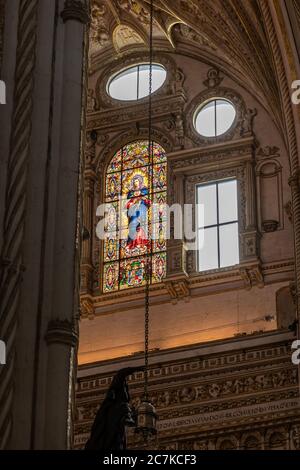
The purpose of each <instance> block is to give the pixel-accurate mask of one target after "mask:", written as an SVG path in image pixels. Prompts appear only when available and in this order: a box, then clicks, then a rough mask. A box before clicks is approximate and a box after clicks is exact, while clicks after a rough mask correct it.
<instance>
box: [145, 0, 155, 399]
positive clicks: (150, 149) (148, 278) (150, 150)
mask: <svg viewBox="0 0 300 470" xmlns="http://www.w3.org/2000/svg"><path fill="white" fill-rule="evenodd" d="M152 72H153V0H151V2H150V48H149V124H148V125H149V135H148V156H149V163H150V165H149V167H148V168H149V175H148V198H149V199H150V198H151V195H150V194H151V193H150V191H151V180H152V177H153V175H152V172H153V170H152V166H151V163H153V142H152ZM149 213H150V211H149V209H148V216H147V219H148V225H147V232H148V233H147V236H148V247H147V257H146V265H145V281H146V284H145V381H144V399H145V400H146V401H148V399H149V395H148V368H149V293H150V283H151V277H152V258H151V246H152V241H151V238H152V237H149V227H150V224H149Z"/></svg>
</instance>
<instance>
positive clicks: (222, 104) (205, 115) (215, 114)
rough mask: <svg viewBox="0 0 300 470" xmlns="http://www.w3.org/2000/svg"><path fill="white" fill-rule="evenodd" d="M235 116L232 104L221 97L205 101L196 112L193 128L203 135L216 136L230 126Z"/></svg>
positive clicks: (223, 132)
mask: <svg viewBox="0 0 300 470" xmlns="http://www.w3.org/2000/svg"><path fill="white" fill-rule="evenodd" d="M235 116H236V110H235V107H234V106H233V104H232V103H231V102H230V101H228V100H225V99H223V98H215V99H213V100H210V101H209V102H207V103H205V104H204V105H203V106H202V107H201V108H200V109H199V110H198V111H197V113H196V116H195V128H196V131H197V132H198V133H199V134H200V135H202V136H203V137H218V136H219V135H222V134H225V132H227V131H228V130H229V129H230V127H231V126H232V124H233V122H234V120H235Z"/></svg>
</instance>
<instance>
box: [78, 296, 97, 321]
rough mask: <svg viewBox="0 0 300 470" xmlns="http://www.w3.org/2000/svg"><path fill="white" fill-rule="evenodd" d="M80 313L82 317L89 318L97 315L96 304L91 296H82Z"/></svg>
mask: <svg viewBox="0 0 300 470" xmlns="http://www.w3.org/2000/svg"><path fill="white" fill-rule="evenodd" d="M80 313H81V316H82V318H89V319H90V320H91V319H93V318H94V317H95V309H94V304H93V301H92V299H91V298H84V297H82V298H81V301H80Z"/></svg>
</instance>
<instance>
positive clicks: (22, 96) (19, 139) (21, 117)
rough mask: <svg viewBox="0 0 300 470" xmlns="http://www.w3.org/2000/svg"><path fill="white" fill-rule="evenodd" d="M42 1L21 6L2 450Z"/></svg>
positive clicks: (3, 294)
mask: <svg viewBox="0 0 300 470" xmlns="http://www.w3.org/2000/svg"><path fill="white" fill-rule="evenodd" d="M38 6H39V1H38V0H20V5H19V24H18V45H17V52H16V55H17V56H16V70H15V89H14V109H13V117H12V126H11V127H12V135H11V140H10V141H11V147H10V154H9V159H8V168H7V187H6V203H5V215H4V241H3V247H2V253H1V258H2V260H3V259H5V260H7V261H8V263H7V264H6V266H5V267H4V269H2V270H1V277H0V329H1V338H2V339H3V340H4V341H5V342H6V344H7V364H6V366H5V367H1V368H0V400H1V407H0V449H5V448H6V447H7V446H8V443H9V439H10V435H11V430H12V403H13V391H14V367H15V339H16V331H17V312H18V305H19V298H20V293H21V282H22V276H21V267H22V266H23V240H24V231H25V216H26V197H27V174H28V161H29V157H30V137H31V119H32V110H33V86H34V76H35V74H34V69H35V62H36V41H37V15H38ZM12 266H13V267H14V269H11V267H12Z"/></svg>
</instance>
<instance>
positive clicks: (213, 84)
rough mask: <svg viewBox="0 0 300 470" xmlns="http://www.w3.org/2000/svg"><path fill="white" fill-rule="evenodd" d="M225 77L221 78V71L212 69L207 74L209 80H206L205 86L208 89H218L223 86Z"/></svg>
mask: <svg viewBox="0 0 300 470" xmlns="http://www.w3.org/2000/svg"><path fill="white" fill-rule="evenodd" d="M223 80H224V77H221V76H220V71H219V69H216V68H212V69H209V71H208V72H207V78H206V79H205V80H204V82H203V84H204V85H205V86H206V87H207V88H217V87H219V86H220V85H221V83H222V81H223Z"/></svg>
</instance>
